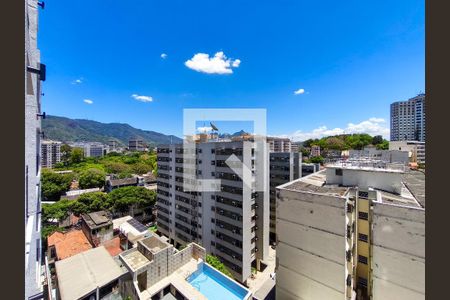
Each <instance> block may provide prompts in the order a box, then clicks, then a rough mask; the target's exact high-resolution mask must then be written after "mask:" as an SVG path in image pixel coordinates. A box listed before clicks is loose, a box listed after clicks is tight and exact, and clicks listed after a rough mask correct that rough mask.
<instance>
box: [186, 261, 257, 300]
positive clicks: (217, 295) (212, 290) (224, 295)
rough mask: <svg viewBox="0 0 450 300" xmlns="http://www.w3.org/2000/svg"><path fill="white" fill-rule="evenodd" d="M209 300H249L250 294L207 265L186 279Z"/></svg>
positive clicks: (200, 265)
mask: <svg viewBox="0 0 450 300" xmlns="http://www.w3.org/2000/svg"><path fill="white" fill-rule="evenodd" d="M186 280H187V281H188V282H189V283H190V284H191V285H192V286H193V287H194V288H196V289H197V290H198V291H199V292H200V293H202V294H203V295H204V296H206V298H208V299H209V300H243V299H249V296H250V292H249V291H248V290H247V289H245V288H244V287H243V286H241V285H239V284H238V283H237V282H235V281H233V280H232V279H230V278H228V277H227V276H225V275H223V274H222V273H220V272H219V271H217V270H216V269H214V268H213V267H211V266H209V265H208V264H206V263H204V262H203V263H201V264H199V268H198V270H197V271H195V272H194V273H192V274H191V275H190V276H189V277H188V278H187V279H186Z"/></svg>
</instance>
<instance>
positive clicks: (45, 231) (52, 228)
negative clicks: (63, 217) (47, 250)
mask: <svg viewBox="0 0 450 300" xmlns="http://www.w3.org/2000/svg"><path fill="white" fill-rule="evenodd" d="M56 231H58V232H63V231H64V229H63V228H61V227H58V226H56V225H45V226H42V230H41V236H42V239H43V240H46V239H47V238H48V237H49V236H51V235H52V234H53V233H54V232H56Z"/></svg>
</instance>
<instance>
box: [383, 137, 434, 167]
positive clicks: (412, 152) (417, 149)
mask: <svg viewBox="0 0 450 300" xmlns="http://www.w3.org/2000/svg"><path fill="white" fill-rule="evenodd" d="M389 150H391V151H406V152H407V153H408V157H409V160H410V161H411V162H417V163H425V142H419V141H390V142H389Z"/></svg>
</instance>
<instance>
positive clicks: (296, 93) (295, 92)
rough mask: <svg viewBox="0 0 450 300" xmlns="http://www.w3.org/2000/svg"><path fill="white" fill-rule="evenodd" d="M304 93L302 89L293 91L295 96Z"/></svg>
mask: <svg viewBox="0 0 450 300" xmlns="http://www.w3.org/2000/svg"><path fill="white" fill-rule="evenodd" d="M304 93H305V90H304V89H298V90H296V91H294V94H295V95H301V94H304Z"/></svg>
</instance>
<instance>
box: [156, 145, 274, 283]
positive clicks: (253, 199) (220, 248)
mask: <svg viewBox="0 0 450 300" xmlns="http://www.w3.org/2000/svg"><path fill="white" fill-rule="evenodd" d="M254 153H255V147H254V143H252V142H249V141H228V142H223V141H216V142H203V143H197V144H196V149H187V148H183V145H182V144H178V145H163V146H158V149H157V155H158V181H157V185H158V188H157V193H158V198H157V208H158V214H157V222H158V230H159V231H160V232H161V233H162V234H163V235H165V236H167V237H168V238H169V240H170V242H171V243H172V244H174V245H175V246H178V245H186V244H188V243H190V242H196V243H198V244H201V245H202V246H203V247H204V248H205V249H206V251H207V252H208V253H211V254H213V255H215V256H217V257H218V258H219V259H220V260H221V261H222V262H223V263H224V264H225V265H226V266H227V267H228V268H229V269H230V271H231V272H232V273H233V276H234V278H236V279H237V280H239V281H240V282H245V281H246V280H247V279H248V278H249V277H250V276H251V268H252V267H256V268H257V269H260V262H261V261H262V260H265V259H266V258H267V257H268V252H269V186H268V184H267V187H265V188H264V189H265V190H264V191H257V190H256V189H255V186H256V177H257V176H259V175H261V176H265V178H266V182H267V181H268V175H269V174H268V170H267V169H268V163H269V158H268V155H267V156H265V157H266V159H267V162H266V164H265V163H263V162H262V161H261V160H255V156H254V155H255V154H254ZM186 156H187V157H186ZM230 157H237V158H238V159H239V160H240V161H241V162H242V163H241V164H240V166H235V167H236V168H238V170H240V171H239V172H241V173H242V176H243V178H247V179H248V180H247V179H246V180H245V181H246V182H248V183H244V182H243V180H242V179H241V177H240V176H239V175H238V174H236V173H235V172H234V171H233V170H232V169H231V168H230V167H229V165H228V164H227V163H226V162H225V161H226V160H227V159H229V158H230ZM186 166H189V168H186ZM244 166H246V167H244ZM196 177H197V178H199V179H203V180H205V179H209V180H215V179H220V191H213V192H211V191H201V189H199V190H198V191H192V190H191V191H188V190H186V189H184V187H183V185H184V183H185V184H186V183H191V182H192V180H193V179H194V178H196ZM250 182H251V184H250Z"/></svg>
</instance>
